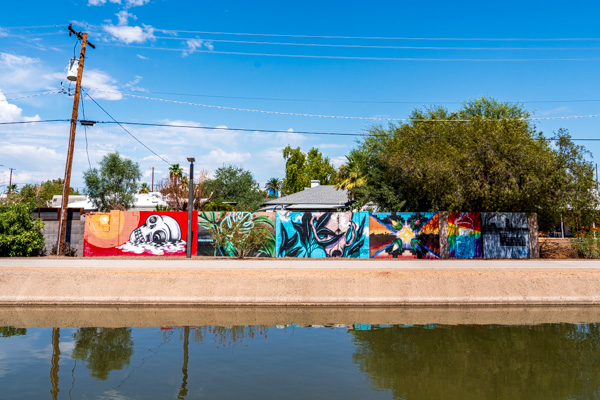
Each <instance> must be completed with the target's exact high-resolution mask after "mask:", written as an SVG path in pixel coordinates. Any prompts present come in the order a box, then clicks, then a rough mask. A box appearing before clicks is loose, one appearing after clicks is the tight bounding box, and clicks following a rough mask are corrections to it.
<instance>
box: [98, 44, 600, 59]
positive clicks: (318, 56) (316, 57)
mask: <svg viewBox="0 0 600 400" xmlns="http://www.w3.org/2000/svg"><path fill="white" fill-rule="evenodd" d="M104 46H111V47H123V48H130V49H142V50H158V51H176V52H186V53H208V54H225V55H240V56H258V57H288V58H315V59H327V60H357V61H358V60H360V61H436V62H442V61H444V62H559V61H563V62H564V61H577V62H581V61H600V58H418V57H359V56H329V55H310V54H279V53H253V52H242V51H218V50H198V49H185V48H178V49H174V48H172V47H153V46H131V45H122V44H115V43H112V44H110V43H105V44H104Z"/></svg>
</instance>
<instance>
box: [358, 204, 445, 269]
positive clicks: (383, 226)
mask: <svg viewBox="0 0 600 400" xmlns="http://www.w3.org/2000/svg"><path fill="white" fill-rule="evenodd" d="M369 255H370V257H371V258H440V237H439V215H438V213H418V212H416V213H411V212H403V213H373V214H369Z"/></svg>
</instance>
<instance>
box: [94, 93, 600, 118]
mask: <svg viewBox="0 0 600 400" xmlns="http://www.w3.org/2000/svg"><path fill="white" fill-rule="evenodd" d="M96 91H98V92H102V93H120V94H121V95H122V96H126V97H132V98H136V99H142V100H153V101H159V102H164V103H173V104H180V105H187V106H194V107H204V108H212V109H218V110H229V111H243V112H251V113H259V114H271V115H284V116H292V117H307V118H330V119H344V120H362V121H389V122H471V121H472V120H471V119H442V120H432V119H415V118H387V117H361V116H347V115H325V114H308V113H295V112H285V111H272V110H259V109H251V108H240V107H229V106H218V105H214V104H202V103H192V102H189V101H180V100H171V99H163V98H159V97H149V96H140V95H136V94H128V93H122V92H114V91H109V90H99V89H97V90H96ZM599 117H600V114H590V115H570V116H557V117H527V118H520V119H521V120H523V121H545V120H559V119H582V118H599ZM500 120H501V119H500Z"/></svg>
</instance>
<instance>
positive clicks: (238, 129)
mask: <svg viewBox="0 0 600 400" xmlns="http://www.w3.org/2000/svg"><path fill="white" fill-rule="evenodd" d="M438 122H442V121H438ZM95 123H97V124H115V123H117V124H123V125H136V126H151V127H164V128H189V129H206V130H215V131H236V132H259V133H287V134H292V133H297V134H303V135H325V136H360V137H371V136H375V137H391V135H388V134H373V133H349V132H315V131H289V130H278V129H251V128H222V127H215V126H198V125H182V124H158V123H150V122H125V121H119V122H116V121H95ZM415 138H416V139H419V138H426V139H462V138H463V137H462V136H441V135H424V136H415ZM544 139H545V140H549V141H555V140H558V139H554V138H544ZM571 140H574V141H600V138H571Z"/></svg>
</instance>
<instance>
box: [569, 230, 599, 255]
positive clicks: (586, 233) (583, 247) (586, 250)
mask: <svg viewBox="0 0 600 400" xmlns="http://www.w3.org/2000/svg"><path fill="white" fill-rule="evenodd" d="M582 229H583V230H581V231H579V232H577V233H576V234H575V238H574V239H573V242H572V246H573V248H574V249H575V251H577V256H578V257H579V258H600V246H599V245H598V240H599V239H600V233H598V232H600V228H591V229H586V228H585V227H582Z"/></svg>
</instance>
